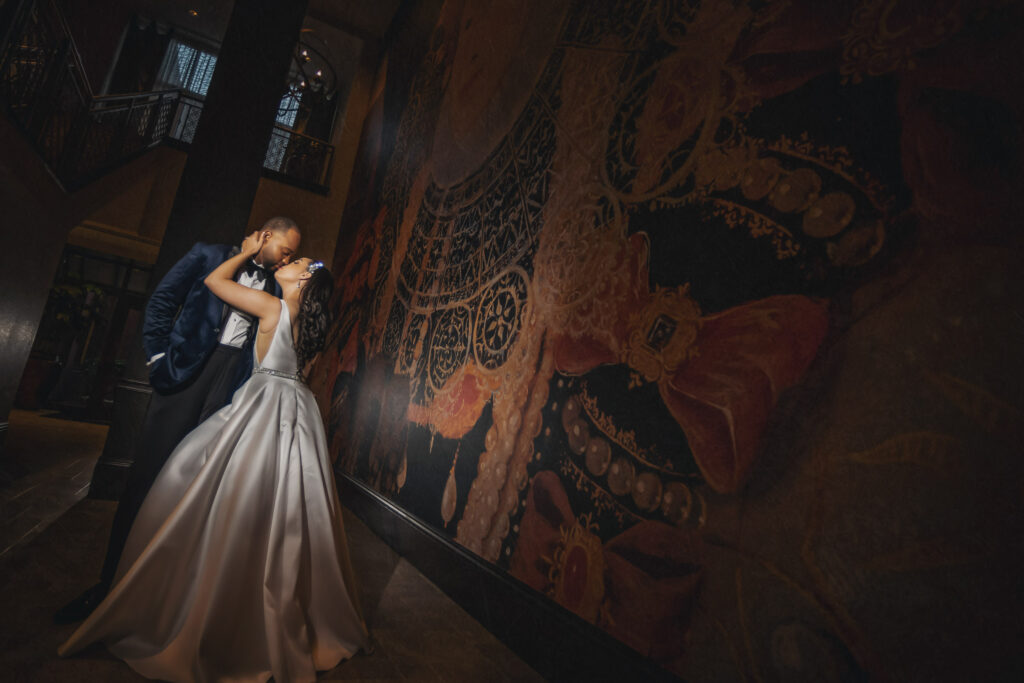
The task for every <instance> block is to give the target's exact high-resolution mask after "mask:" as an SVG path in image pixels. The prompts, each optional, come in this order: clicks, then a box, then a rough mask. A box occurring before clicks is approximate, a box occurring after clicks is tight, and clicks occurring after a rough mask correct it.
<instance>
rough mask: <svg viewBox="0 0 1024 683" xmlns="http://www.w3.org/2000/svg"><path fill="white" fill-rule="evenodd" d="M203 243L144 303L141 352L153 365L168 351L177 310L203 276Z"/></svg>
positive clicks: (204, 263)
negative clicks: (168, 342)
mask: <svg viewBox="0 0 1024 683" xmlns="http://www.w3.org/2000/svg"><path fill="white" fill-rule="evenodd" d="M204 246H205V245H203V244H202V243H197V244H196V245H195V246H193V247H192V248H191V249H190V250H189V252H188V253H187V254H185V255H184V256H183V257H181V260H180V261H178V262H177V263H175V264H174V266H173V267H172V268H171V269H170V270H169V271H167V274H166V275H164V276H163V278H162V279H161V280H160V283H159V284H158V285H157V286H156V289H154V290H153V294H151V295H150V297H149V301H148V302H147V303H146V314H145V318H144V321H143V324H142V348H143V349H144V350H145V351H146V360H148V361H150V362H152V361H153V360H155V359H154V356H157V357H159V356H160V355H163V354H164V352H166V351H167V338H168V337H169V336H170V334H171V328H172V327H173V326H174V319H175V317H176V316H177V315H178V310H179V309H180V308H181V306H182V304H184V303H185V297H186V296H188V292H189V290H190V289H192V285H194V284H195V283H196V281H197V280H199V279H200V278H201V277H203V275H205V274H206V273H205V272H204V271H205V270H206V268H205V266H206V259H205V258H204V254H203V247H204Z"/></svg>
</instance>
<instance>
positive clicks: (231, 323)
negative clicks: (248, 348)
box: [146, 261, 270, 366]
mask: <svg viewBox="0 0 1024 683" xmlns="http://www.w3.org/2000/svg"><path fill="white" fill-rule="evenodd" d="M253 263H255V261H253ZM263 272H265V271H258V270H257V271H254V272H252V273H246V272H245V271H242V273H241V274H240V275H239V276H238V279H237V280H235V282H237V283H238V284H240V285H242V286H243V287H249V288H250V289H263V284H264V283H265V282H266V278H267V277H270V275H269V273H268V274H267V275H265V276H264V275H263ZM229 310H230V311H231V313H229V314H228V318H227V320H225V321H224V325H223V326H222V327H221V332H220V343H221V344H224V345H226V346H233V347H235V348H236V349H240V348H242V347H243V346H244V345H245V340H246V338H247V337H248V336H249V328H250V327H252V316H251V315H249V314H248V313H243V312H242V311H239V310H237V309H235V308H231V309H229ZM164 355H165V354H163V353H158V354H155V355H154V356H153V357H152V358H150V359H149V361H148V362H147V363H146V365H147V366H149V365H152V364H153V363H155V362H157V361H158V360H160V359H161V358H163V357H164Z"/></svg>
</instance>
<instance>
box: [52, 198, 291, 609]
mask: <svg viewBox="0 0 1024 683" xmlns="http://www.w3.org/2000/svg"><path fill="white" fill-rule="evenodd" d="M261 230H262V232H265V233H268V239H267V242H266V243H265V244H264V245H263V248H262V249H261V250H260V251H259V253H258V254H257V255H256V256H255V257H253V258H252V259H251V260H249V261H247V262H246V264H245V266H244V267H243V268H242V269H241V270H239V272H238V273H237V274H236V275H235V281H236V282H238V283H239V284H242V285H245V286H247V287H252V288H253V289H263V290H264V291H267V292H270V293H271V294H274V295H275V296H280V295H281V292H280V288H279V287H278V286H277V283H276V282H275V281H274V277H273V270H275V269H276V268H278V267H279V266H283V265H286V264H287V263H289V262H290V261H291V260H292V258H293V257H294V256H295V252H296V251H297V250H298V248H299V242H300V241H301V239H302V236H301V234H300V233H299V228H298V226H297V225H296V224H295V221H293V220H292V219H290V218H284V217H276V218H271V219H270V220H269V221H267V222H266V223H265V224H264V225H263V228H262V229H261ZM238 251H239V247H232V246H229V245H223V244H204V243H202V242H199V243H197V244H196V245H195V246H193V247H192V249H191V250H190V251H189V252H188V253H187V254H186V255H185V256H184V257H183V258H182V259H181V260H180V261H178V262H177V263H176V264H175V265H174V267H172V268H171V270H170V271H168V273H167V275H165V276H164V277H163V279H162V280H160V284H158V285H157V286H156V289H155V290H154V291H153V294H152V295H151V296H150V298H149V302H148V303H147V304H146V314H145V319H144V321H143V326H142V346H143V348H144V349H145V352H146V358H148V362H147V363H146V365H147V367H148V368H149V383H150V385H151V386H152V387H153V389H154V391H153V395H152V398H150V401H149V408H148V410H147V412H146V418H145V420H144V421H143V424H142V431H141V433H140V435H139V442H138V447H137V449H136V454H135V460H134V462H133V463H132V465H131V467H130V468H129V470H128V482H127V485H126V487H125V491H124V493H123V494H122V496H121V500H120V501H119V502H118V505H117V513H116V514H115V516H114V523H113V527H112V528H111V531H110V540H109V541H108V542H107V553H106V557H105V559H104V561H103V569H102V571H101V573H100V582H99V583H97V584H96V585H95V586H92V587H91V588H89V589H88V590H86V591H85V592H84V593H82V594H81V595H80V596H78V597H77V598H75V599H74V600H73V601H71V602H70V603H68V604H67V605H65V606H64V607H62V608H61V609H60V610H58V611H57V613H56V614H55V615H54V620H55V621H56V622H57V623H71V622H74V621H80V620H82V619H84V618H85V617H87V616H89V614H90V613H91V612H92V611H93V610H94V609H95V608H96V605H98V604H99V603H100V602H101V601H102V600H103V598H104V597H105V596H106V594H107V592H108V591H109V590H110V586H111V585H112V584H113V581H114V573H115V572H116V570H117V563H118V561H119V560H120V558H121V552H122V551H123V550H124V544H125V540H126V539H127V538H128V532H129V531H130V530H131V526H132V522H134V521H135V516H136V514H138V511H139V508H140V507H141V506H142V501H143V499H145V497H146V494H147V493H148V492H149V488H150V486H152V484H153V481H154V480H155V479H156V477H157V474H159V473H160V469H161V468H162V467H163V465H164V462H166V460H167V458H168V456H169V455H170V454H171V451H173V450H174V447H175V446H177V445H178V442H179V441H181V440H182V439H183V438H184V437H185V435H186V434H188V433H189V432H190V431H192V430H193V429H195V427H196V426H198V425H199V423H200V422H202V421H203V420H205V419H206V418H207V417H209V416H210V415H212V414H213V413H215V412H217V411H218V410H219V409H220V408H222V407H223V406H225V405H226V404H227V403H228V402H229V401H230V399H231V395H232V394H233V393H234V392H235V390H236V389H237V388H238V387H239V386H241V385H242V383H244V382H245V380H246V379H248V377H249V375H250V374H251V372H252V345H253V338H254V337H255V333H256V330H255V329H254V327H255V325H254V324H253V320H252V318H251V316H249V315H248V314H246V313H242V312H241V311H237V310H235V309H233V308H230V307H229V306H228V305H227V304H225V303H224V302H222V301H221V300H220V299H218V298H217V297H216V296H214V295H213V293H211V292H210V290H209V289H207V287H206V285H205V284H203V280H204V279H205V278H206V276H207V275H209V274H210V272H211V271H213V269H214V268H216V267H217V266H219V265H220V264H221V263H223V262H224V261H225V260H227V259H228V258H229V257H230V256H233V255H234V254H237V253H238Z"/></svg>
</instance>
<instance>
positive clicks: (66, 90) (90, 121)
mask: <svg viewBox="0 0 1024 683" xmlns="http://www.w3.org/2000/svg"><path fill="white" fill-rule="evenodd" d="M0 40H2V42H0V102H2V103H3V104H4V105H5V106H6V109H7V112H8V114H9V115H10V116H11V118H12V119H13V120H14V121H15V122H16V123H17V124H18V125H19V126H20V127H21V128H22V129H23V130H24V132H25V134H26V135H27V136H28V138H29V140H30V141H31V142H32V144H33V145H34V146H35V148H36V150H37V151H38V153H39V154H40V156H41V157H42V158H43V160H44V161H45V162H46V164H47V165H48V166H49V168H50V169H51V171H53V173H54V175H55V176H56V177H57V178H58V179H59V180H60V181H61V183H62V184H64V186H65V187H66V188H68V189H74V188H76V187H80V186H81V185H83V184H85V183H87V182H89V181H91V180H93V179H94V178H96V177H97V176H99V175H100V174H102V173H104V172H106V171H108V170H110V169H112V168H113V167H114V166H116V165H118V164H120V163H123V162H124V161H126V160H128V159H129V158H131V157H133V156H134V155H136V154H138V153H140V152H142V151H144V150H146V149H148V148H150V147H153V146H154V145H157V144H159V143H160V142H162V141H164V140H165V139H171V140H175V141H177V142H179V143H184V144H186V145H188V144H191V142H192V139H193V137H194V135H195V130H196V125H197V124H198V121H199V116H200V114H201V113H202V108H203V100H202V99H199V98H197V97H194V96H192V95H189V94H186V93H181V92H179V91H177V90H167V91H162V92H151V93H138V94H133V95H116V96H103V97H94V96H93V94H92V90H91V88H90V87H89V82H88V80H87V79H86V77H85V72H84V70H83V68H82V61H81V58H80V57H79V55H78V50H77V49H76V47H75V44H74V41H73V40H72V37H71V32H70V30H69V29H68V25H67V22H66V21H65V19H64V16H63V14H62V12H61V10H60V8H59V7H58V5H57V3H56V2H55V0H0ZM333 158H334V147H333V146H332V145H330V144H328V143H326V142H324V141H322V140H317V139H315V138H311V137H309V136H307V135H304V134H302V133H300V132H298V131H295V130H292V129H290V128H286V127H284V126H281V125H276V126H275V127H274V130H273V132H272V134H271V140H270V144H269V145H268V147H267V153H266V156H265V159H264V163H263V167H264V169H265V171H266V173H267V174H268V175H271V176H272V177H274V178H277V179H279V180H282V181H285V182H291V183H293V184H297V185H299V186H302V187H305V188H306V189H310V190H314V191H319V192H326V191H327V186H328V178H329V175H330V169H331V163H332V162H333Z"/></svg>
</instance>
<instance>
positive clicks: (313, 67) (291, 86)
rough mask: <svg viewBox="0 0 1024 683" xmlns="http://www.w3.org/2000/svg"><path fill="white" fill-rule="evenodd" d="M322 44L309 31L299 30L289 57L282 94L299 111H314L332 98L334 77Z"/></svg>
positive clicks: (332, 68) (319, 39)
mask: <svg viewBox="0 0 1024 683" xmlns="http://www.w3.org/2000/svg"><path fill="white" fill-rule="evenodd" d="M329 54H330V52H329V50H328V48H327V44H326V42H324V40H323V39H321V38H320V37H319V36H317V35H316V34H315V33H313V31H311V30H310V29H303V30H302V33H301V34H300V36H299V42H298V43H296V45H295V52H294V53H293V54H292V65H291V68H290V69H289V72H288V86H287V93H286V95H290V96H291V98H293V99H294V101H296V102H298V103H299V106H300V107H303V108H315V107H318V106H320V105H322V104H324V103H325V102H328V101H330V100H331V99H333V98H334V95H335V94H336V93H337V90H338V78H337V75H336V74H335V72H334V67H333V66H331V60H330V59H329V58H328V55H329Z"/></svg>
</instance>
